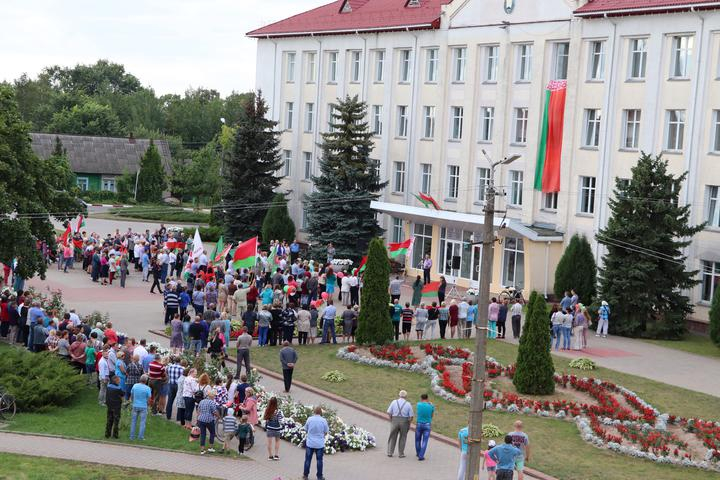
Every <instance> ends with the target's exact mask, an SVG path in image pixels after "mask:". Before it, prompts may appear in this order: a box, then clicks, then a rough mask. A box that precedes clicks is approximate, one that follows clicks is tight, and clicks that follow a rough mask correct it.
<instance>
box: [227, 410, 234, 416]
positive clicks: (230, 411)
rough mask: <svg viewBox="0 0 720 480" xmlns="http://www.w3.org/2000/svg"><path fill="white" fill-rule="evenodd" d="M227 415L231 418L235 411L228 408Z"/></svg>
mask: <svg viewBox="0 0 720 480" xmlns="http://www.w3.org/2000/svg"><path fill="white" fill-rule="evenodd" d="M227 414H228V415H230V416H231V417H232V416H233V415H234V414H235V410H233V409H232V408H228V409H227Z"/></svg>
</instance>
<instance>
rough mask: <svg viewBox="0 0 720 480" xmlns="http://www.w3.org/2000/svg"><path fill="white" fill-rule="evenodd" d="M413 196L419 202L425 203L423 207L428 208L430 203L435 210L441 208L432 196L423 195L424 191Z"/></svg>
mask: <svg viewBox="0 0 720 480" xmlns="http://www.w3.org/2000/svg"><path fill="white" fill-rule="evenodd" d="M415 198H417V199H418V200H419V201H420V203H422V204H423V205H425V208H430V205H432V206H433V208H435V210H442V209H441V208H440V205H438V203H437V202H436V201H435V199H434V198H433V197H431V196H430V195H425V194H424V193H422V192H420V193H418V194H417V195H415Z"/></svg>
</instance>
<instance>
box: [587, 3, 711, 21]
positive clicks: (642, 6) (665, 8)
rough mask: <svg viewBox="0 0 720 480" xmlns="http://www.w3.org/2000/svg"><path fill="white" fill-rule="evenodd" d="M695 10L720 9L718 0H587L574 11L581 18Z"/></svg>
mask: <svg viewBox="0 0 720 480" xmlns="http://www.w3.org/2000/svg"><path fill="white" fill-rule="evenodd" d="M691 8H696V9H699V10H704V9H710V8H720V0H589V1H588V3H586V4H585V5H583V6H582V7H580V8H578V9H577V10H575V12H574V13H575V15H579V16H583V17H593V16H600V15H604V14H608V15H640V14H644V13H663V12H671V11H678V10H679V11H683V10H690V9H691Z"/></svg>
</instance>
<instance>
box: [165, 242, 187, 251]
mask: <svg viewBox="0 0 720 480" xmlns="http://www.w3.org/2000/svg"><path fill="white" fill-rule="evenodd" d="M185 247H186V244H185V242H179V241H177V240H174V239H173V240H168V241H167V242H165V248H167V249H168V250H175V249H177V248H179V249H180V250H185Z"/></svg>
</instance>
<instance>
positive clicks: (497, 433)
mask: <svg viewBox="0 0 720 480" xmlns="http://www.w3.org/2000/svg"><path fill="white" fill-rule="evenodd" d="M504 434H505V432H503V431H502V430H500V428H499V427H498V426H497V425H493V424H492V423H483V426H482V436H483V438H499V437H502V436H503V435H504Z"/></svg>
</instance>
